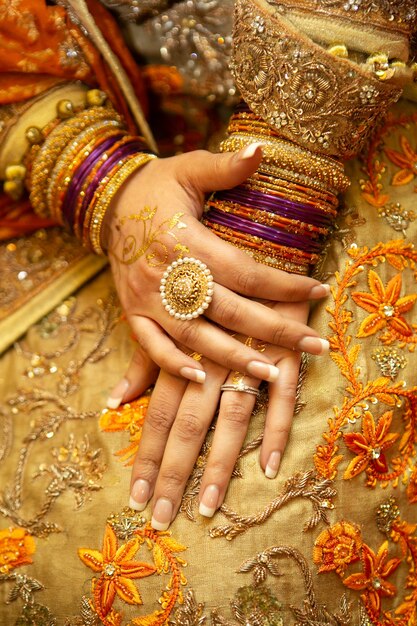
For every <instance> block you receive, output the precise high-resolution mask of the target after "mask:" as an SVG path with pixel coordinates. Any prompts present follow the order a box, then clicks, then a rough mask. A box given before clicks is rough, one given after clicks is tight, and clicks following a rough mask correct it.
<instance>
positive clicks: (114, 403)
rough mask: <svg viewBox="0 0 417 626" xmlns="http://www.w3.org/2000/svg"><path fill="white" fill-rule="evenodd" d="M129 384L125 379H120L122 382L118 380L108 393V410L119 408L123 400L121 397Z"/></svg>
mask: <svg viewBox="0 0 417 626" xmlns="http://www.w3.org/2000/svg"><path fill="white" fill-rule="evenodd" d="M129 384H130V383H129V381H128V380H127V378H122V380H119V382H118V383H117V385H116V386H115V387H114V389H113V391H111V392H110V395H109V397H108V398H107V407H108V408H109V409H117V408H119V406H120V403H121V401H122V400H123V396H124V395H125V393H126V391H127V390H128V389H129Z"/></svg>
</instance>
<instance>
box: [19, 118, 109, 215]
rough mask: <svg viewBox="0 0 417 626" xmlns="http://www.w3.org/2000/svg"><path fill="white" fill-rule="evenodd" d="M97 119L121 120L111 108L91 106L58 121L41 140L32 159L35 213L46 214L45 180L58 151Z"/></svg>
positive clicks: (32, 190) (31, 195) (32, 196)
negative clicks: (42, 140)
mask: <svg viewBox="0 0 417 626" xmlns="http://www.w3.org/2000/svg"><path fill="white" fill-rule="evenodd" d="M100 120H108V121H111V120H113V121H117V122H119V123H121V117H120V116H119V115H118V114H117V113H116V112H115V111H114V110H113V109H110V108H108V107H91V108H89V109H84V110H82V111H81V112H80V113H78V114H77V115H75V116H74V117H72V118H70V119H69V120H66V121H65V122H61V123H60V124H58V126H57V127H56V128H55V129H54V130H52V131H51V133H50V134H49V135H48V137H47V138H46V140H45V142H44V143H43V144H42V146H41V148H40V150H39V153H38V154H37V156H36V157H35V159H34V162H33V167H32V172H31V177H30V186H31V191H30V201H31V203H32V206H33V207H34V209H35V211H36V213H37V214H38V215H40V216H41V217H48V206H47V201H46V189H45V186H46V185H45V181H47V180H48V179H49V176H50V174H51V171H52V169H53V167H54V165H55V162H56V160H57V159H58V157H59V155H60V154H61V153H62V151H63V150H64V148H65V147H66V145H67V144H68V143H69V142H70V141H71V140H72V139H74V138H75V137H76V136H77V135H78V134H79V133H80V132H81V131H83V130H84V129H85V128H86V127H87V126H89V125H91V124H92V123H94V122H98V121H100Z"/></svg>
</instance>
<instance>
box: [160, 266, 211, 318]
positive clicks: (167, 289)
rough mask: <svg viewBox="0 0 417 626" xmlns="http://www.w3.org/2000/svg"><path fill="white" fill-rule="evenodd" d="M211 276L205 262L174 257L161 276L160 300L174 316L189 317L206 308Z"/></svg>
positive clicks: (208, 302) (209, 294)
mask: <svg viewBox="0 0 417 626" xmlns="http://www.w3.org/2000/svg"><path fill="white" fill-rule="evenodd" d="M213 288H214V282H213V276H212V275H211V272H210V270H209V269H208V267H207V265H206V264H205V263H202V262H201V261H199V260H198V259H194V258H192V257H184V258H183V259H178V261H174V262H173V263H171V265H169V266H168V267H167V270H166V272H164V275H163V277H162V279H161V286H160V287H159V291H160V292H161V299H162V304H163V306H164V307H165V310H166V311H168V313H169V314H170V315H172V317H175V319H177V320H191V319H193V318H196V317H198V316H199V315H202V314H203V313H204V311H205V310H206V309H208V307H209V304H210V302H211V299H212V296H213Z"/></svg>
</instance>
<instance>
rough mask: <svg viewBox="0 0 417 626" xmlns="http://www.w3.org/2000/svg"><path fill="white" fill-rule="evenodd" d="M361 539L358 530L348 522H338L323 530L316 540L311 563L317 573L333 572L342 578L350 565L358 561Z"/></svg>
mask: <svg viewBox="0 0 417 626" xmlns="http://www.w3.org/2000/svg"><path fill="white" fill-rule="evenodd" d="M361 546H362V538H361V534H360V531H359V529H358V528H357V526H354V525H353V524H349V523H348V522H338V523H337V524H335V525H334V526H332V527H331V528H328V529H326V530H323V532H322V533H320V535H319V536H318V538H317V539H316V542H315V544H314V550H313V561H314V563H315V564H316V565H319V566H320V567H319V572H331V571H335V572H336V574H339V576H343V574H344V573H345V570H346V568H347V566H348V565H349V564H350V563H354V562H355V561H359V559H360V548H361Z"/></svg>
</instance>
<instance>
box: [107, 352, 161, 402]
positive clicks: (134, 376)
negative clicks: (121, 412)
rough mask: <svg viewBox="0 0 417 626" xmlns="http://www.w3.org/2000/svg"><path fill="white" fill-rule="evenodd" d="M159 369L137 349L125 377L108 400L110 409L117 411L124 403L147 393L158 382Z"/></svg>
mask: <svg viewBox="0 0 417 626" xmlns="http://www.w3.org/2000/svg"><path fill="white" fill-rule="evenodd" d="M158 372H159V367H158V366H157V365H155V363H154V362H153V361H152V359H151V358H150V357H149V356H148V355H147V354H146V353H145V352H144V351H143V350H142V349H141V348H136V350H135V352H134V354H133V357H132V360H131V362H130V364H129V367H128V369H127V371H126V373H125V375H124V377H123V378H122V379H121V380H119V382H118V383H117V385H115V387H114V388H113V390H112V391H111V392H110V395H109V397H108V398H107V406H108V408H109V409H117V408H118V407H119V406H120V404H121V403H122V402H129V401H130V400H132V399H133V398H137V397H138V396H140V394H141V393H143V392H144V391H146V389H148V387H150V386H151V385H152V384H153V383H154V382H155V380H156V378H157V376H158Z"/></svg>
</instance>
